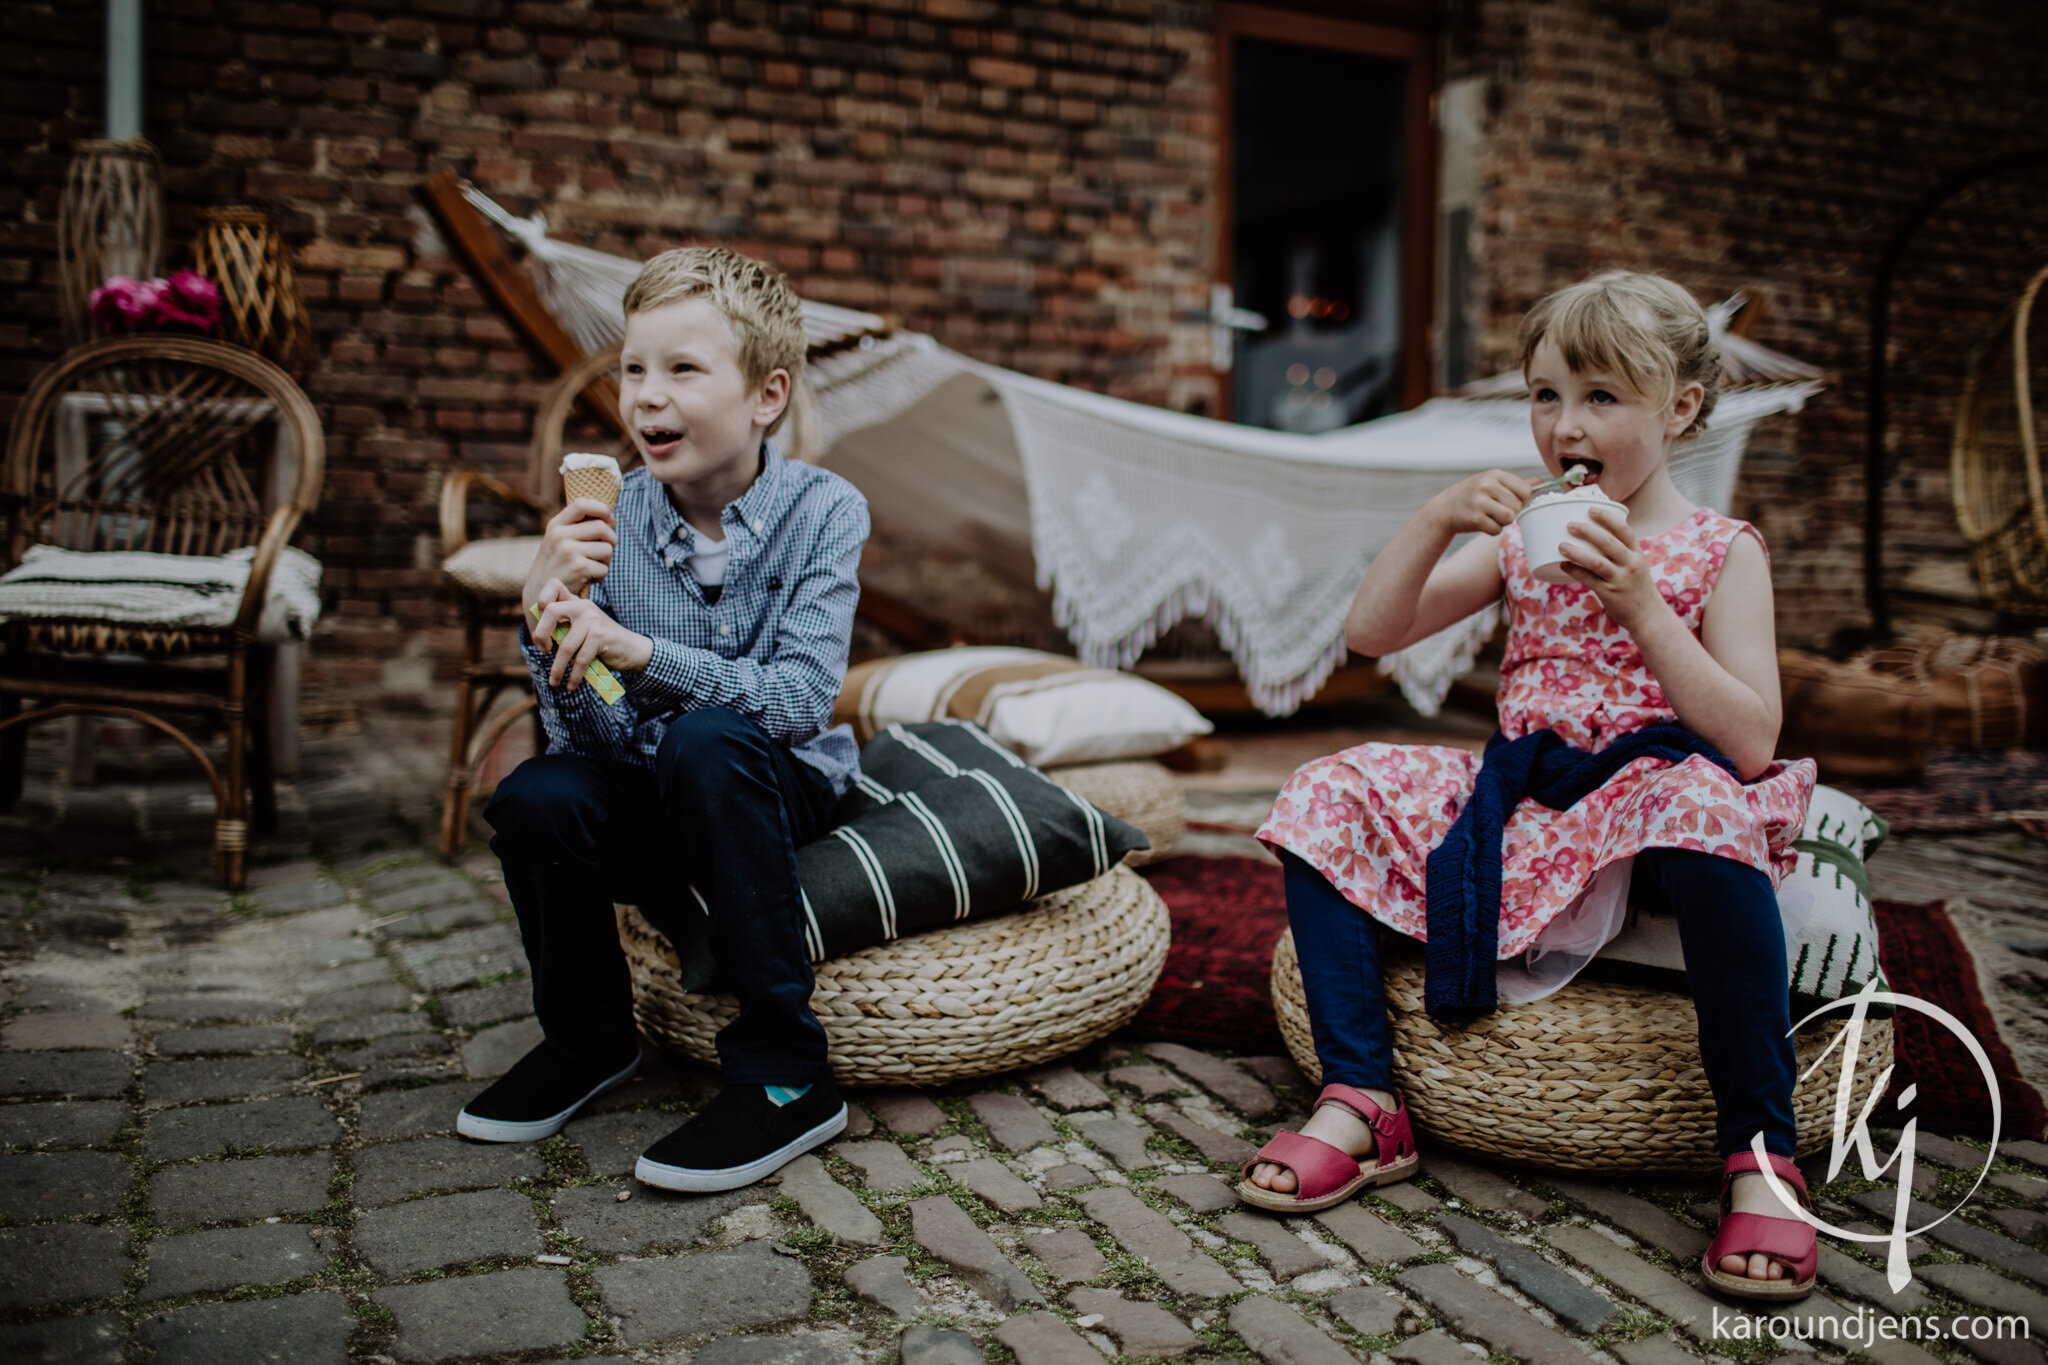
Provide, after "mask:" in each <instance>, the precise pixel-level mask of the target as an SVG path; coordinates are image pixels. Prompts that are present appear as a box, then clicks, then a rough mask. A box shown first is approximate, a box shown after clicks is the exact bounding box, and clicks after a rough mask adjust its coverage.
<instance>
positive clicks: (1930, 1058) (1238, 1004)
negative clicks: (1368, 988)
mask: <svg viewBox="0 0 2048 1365" xmlns="http://www.w3.org/2000/svg"><path fill="white" fill-rule="evenodd" d="M1143 871H1144V875H1145V877H1146V879H1147V880H1148V881H1150V882H1151V883H1152V886H1153V889H1154V890H1156V891H1158V892H1159V895H1160V898H1161V899H1162V900H1164V901H1165V902H1166V907H1167V910H1168V911H1169V912H1170V913H1171V914H1172V916H1173V943H1172V946H1170V947H1169V948H1168V949H1167V952H1166V968H1165V970H1164V971H1163V972H1162V973H1161V974H1160V977H1159V984H1158V985H1157V986H1155V987H1153V990H1152V998H1151V999H1150V1000H1149V1001H1147V1002H1146V1004H1145V1008H1144V1011H1143V1012H1142V1013H1140V1014H1139V1015H1138V1017H1137V1018H1136V1019H1135V1020H1133V1021H1132V1023H1131V1024H1130V1026H1129V1027H1128V1029H1127V1030H1126V1032H1127V1033H1128V1034H1129V1035H1130V1036H1133V1037H1140V1038H1163V1039H1170V1040H1172V1041H1174V1042H1181V1043H1188V1044H1190V1045H1193V1046H1207V1047H1227V1048H1233V1049H1236V1050H1238V1051H1241V1052H1276V1051H1280V1050H1281V1049H1282V1046H1283V1045H1282V1043H1281V1040H1280V1028H1279V1025H1278V1023H1277V1022H1276V1021H1275V1020H1274V1017H1273V1001H1272V995H1271V987H1270V979H1269V977H1270V973H1271V970H1272V965H1273V944H1274V943H1275V942H1276V941H1277V940H1278V939H1279V937H1280V934H1281V932H1282V931H1283V930H1285V929H1286V928H1287V905H1286V901H1285V899H1284V897H1283V896H1282V893H1281V883H1280V869H1279V868H1278V867H1275V866H1273V865H1272V864H1270V863H1263V862H1259V861H1256V860H1254V859H1251V858H1170V859H1168V860H1167V861H1166V862H1163V863H1160V864H1157V865H1156V866H1153V867H1148V868H1145V869H1143ZM1877 913H1878V930H1879V933H1880V935H1881V938H1882V942H1883V945H1884V946H1883V954H1884V965H1885V973H1886V975H1887V976H1888V977H1889V978H1890V980H1891V983H1892V989H1893V990H1895V991H1897V992H1899V993H1900V994H1903V995H1915V996H1918V997H1920V998H1921V999H1923V1000H1927V1001H1930V1002H1932V1003H1934V1004H1937V1005H1939V1006H1941V1007H1942V1008H1943V1009H1945V1010H1947V1011H1948V1012H1949V1013H1950V1014H1953V1015H1955V1016H1956V1017H1957V1018H1958V1019H1960V1020H1962V1021H1963V1022H1964V1024H1965V1026H1967V1027H1968V1028H1969V1029H1970V1030H1971V1031H1972V1032H1973V1033H1975V1034H1976V1036H1977V1038H1978V1040H1979V1042H1981V1043H1982V1044H1983V1046H1984V1050H1985V1052H1986V1054H1987V1055H1988V1056H1989V1057H1990V1059H1991V1064H1992V1068H1993V1070H1995V1071H1996V1072H1997V1073H1998V1077H1999V1087H2000V1091H2001V1094H2002V1098H2003V1104H2004V1131H2005V1134H2006V1135H2007V1136H2012V1137H2039V1136H2041V1135H2042V1130H2043V1128H2044V1126H2048V1110H2044V1105H2043V1101H2042V1096H2041V1094H2040V1092H2039V1091H2037V1090H2036V1089H2035V1088H2034V1087H2033V1086H2032V1085H2030V1084H2028V1083H2027V1082H2026V1081H2025V1080H2023V1079H2022V1077H2021V1075H2020V1070H2019V1066H2018V1064H2017V1063H2016V1062H2015V1061H2014V1060H2013V1056H2012V1052H2011V1050H2010V1049H2009V1048H2007V1047H2006V1045H2005V1042H2004V1041H2003V1040H2002V1039H2001V1038H2000V1037H1999V1034H1998V1029H1997V1027H1996V1025H1995V1023H1994V1022H1993V1020H1992V1015H1991V1011H1990V1008H1989V1007H1988V1006H1987V1005H1986V1004H1985V1001H1984V996H1983V993H1982V991H1981V990H1980V989H1979V987H1978V984H1977V967H1976V963H1975V961H1974V960H1973V959H1972V958H1971V956H1970V953H1969V950H1968V949H1967V948H1965V947H1964V946H1963V942H1962V939H1961V937H1960V936H1959V935H1958V934H1957V933H1956V929H1955V925H1954V924H1953V923H1951V922H1950V920H1949V917H1948V912H1947V910H1945V909H1944V908H1943V907H1942V905H1941V904H1940V902H1935V903H1933V904H1929V905H1911V904H1905V903H1901V902H1895V901H1880V902H1878V906H1877ZM1893 1036H1894V1039H1895V1048H1896V1055H1897V1062H1896V1068H1897V1069H1896V1070H1895V1071H1894V1072H1893V1078H1892V1093H1891V1095H1890V1097H1889V1099H1888V1102H1887V1103H1886V1104H1885V1105H1882V1106H1880V1112H1879V1113H1878V1114H1876V1115H1874V1116H1873V1117H1874V1118H1876V1119H1877V1121H1878V1122H1880V1123H1881V1124H1884V1125H1886V1126H1890V1125H1893V1124H1895V1123H1896V1122H1897V1121H1898V1120H1899V1119H1901V1118H1902V1117H1904V1115H1902V1114H1901V1113H1900V1111H1899V1110H1898V1109H1897V1108H1896V1107H1895V1106H1896V1099H1897V1096H1898V1094H1899V1093H1900V1092H1902V1091H1903V1090H1904V1088H1905V1087H1906V1086H1907V1085H1917V1086H1918V1087H1919V1091H1918V1094H1917V1096H1916V1098H1915V1101H1914V1103H1913V1105H1912V1108H1911V1111H1910V1112H1911V1113H1912V1114H1914V1115H1917V1116H1918V1117H1919V1119H1920V1126H1921V1127H1922V1128H1924V1129H1926V1130H1928V1131H1929V1132H1943V1133H1964V1134H1975V1135H1978V1136H1983V1135H1985V1134H1988V1133H1989V1132H1990V1131H1991V1104H1990V1099H1989V1097H1988V1096H1987V1095H1986V1094H1985V1090H1984V1082H1983V1077H1982V1074H1981V1073H1980V1072H1979V1071H1978V1069H1977V1064H1976V1062H1975V1061H1973V1060H1972V1059H1971V1057H1970V1055H1969V1052H1968V1051H1967V1049H1965V1048H1964V1047H1963V1045H1962V1044H1961V1043H1960V1042H1958V1041H1957V1040H1956V1038H1955V1037H1954V1035H1952V1034H1950V1033H1949V1032H1948V1031H1947V1030H1946V1029H1944V1028H1943V1027H1942V1026H1941V1025H1940V1024H1939V1023H1937V1022H1935V1021H1934V1020H1932V1019H1930V1018H1928V1017H1927V1016H1926V1015H1924V1014H1919V1013H1916V1012H1914V1011H1910V1010H1905V1011H1901V1012H1900V1013H1899V1015H1898V1016H1897V1017H1896V1018H1895V1020H1894V1022H1893Z"/></svg>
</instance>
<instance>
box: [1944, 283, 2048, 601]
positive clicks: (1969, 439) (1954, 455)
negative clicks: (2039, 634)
mask: <svg viewBox="0 0 2048 1365" xmlns="http://www.w3.org/2000/svg"><path fill="white" fill-rule="evenodd" d="M2044 283H2048V267H2044V268H2043V269H2042V270H2041V271H2040V272H2039V273H2037V274H2036V275H2035V276H2034V278H2033V279H2031V280H2029V281H2028V282H2027V287H2026V289H2025V290H2024V291H2023V292H2022V293H2021V295H2020V297H2019V299H2018V301H2017V302H2015V303H2014V304H2013V306H2012V308H2011V309H2009V310H2008V311H2007V312H2006V315H2005V317H2004V318H2003V319H2002V320H2001V322H2000V324H1999V329H1998V331H1997V332H1995V333H1993V335H1992V338H1991V340H1990V341H1989V342H1988V343H1987V344H1986V345H1985V347H1984V350H1983V352H1982V353H1981V354H1980V355H1979V356H1978V357H1977V360H1976V362H1975V363H1974V364H1973V365H1971V367H1970V376H1969V379H1968V381H1967V382H1966V383H1965V385H1964V387H1963V399H1962V403H1961V405H1960V407H1959V409H1958V411H1957V414H1956V433H1955V442H1954V445H1953V446H1952V448H1951V454H1950V470H1951V475H1952V478H1951V483H1952V487H1953V492H1954V495H1955V503H1956V521H1957V522H1958V523H1959V524H1960V525H1961V527H1962V531H1963V534H1964V535H1965V536H1967V537H1968V538H1969V541H1970V557H1971V562H1972V564H1973V565H1974V567H1975V569H1976V571H1977V580H1978V582H1979V584H1980V585H1981V586H1982V587H1983V589H1984V595H1985V596H1986V597H1988V598H1990V599H1991V600H1992V601H1993V602H1994V603H1996V604H1997V605H1998V606H2000V607H2003V608H2005V609H2006V610H2007V611H2010V612H2014V613H2017V614H2021V615H2029V616H2048V495H2044V493H2043V478H2042V472H2041V453H2042V452H2041V443H2042V429H2041V426H2042V421H2043V418H2044V416H2048V414H2044V413H2043V411H2042V406H2043V405H2044V404H2048V309H2044V308H2042V307H2040V306H2039V301H2040V294H2041V287H2042V285H2043V284H2044Z"/></svg>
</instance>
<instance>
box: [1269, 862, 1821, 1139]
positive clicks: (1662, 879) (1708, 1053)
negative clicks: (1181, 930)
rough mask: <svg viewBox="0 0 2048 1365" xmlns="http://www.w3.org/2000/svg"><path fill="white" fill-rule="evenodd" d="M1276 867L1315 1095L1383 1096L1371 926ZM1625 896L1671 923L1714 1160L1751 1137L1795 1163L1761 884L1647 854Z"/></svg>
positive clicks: (1390, 1078) (1776, 941)
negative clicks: (1688, 998) (1688, 992)
mask: <svg viewBox="0 0 2048 1365" xmlns="http://www.w3.org/2000/svg"><path fill="white" fill-rule="evenodd" d="M1280 864H1281V870H1282V872H1283V874H1284V879H1285V880H1284V884H1285V887H1286V893H1287V922H1288V924H1289V925H1290V926H1291V927H1292V928H1293V930H1294V950H1295V953H1296V955H1297V956H1298V957H1299V958H1300V959H1301V985H1302V994H1303V996H1304V997H1305V998H1306V1000H1307V1001H1308V1018H1309V1030H1310V1032H1311V1033H1312V1034H1313V1036H1314V1038H1315V1044H1316V1059H1317V1060H1318V1061H1320V1062H1321V1063H1322V1064H1323V1084H1325V1085H1333V1084H1340V1085H1349V1086H1355V1087H1357V1088H1359V1089H1362V1090H1392V1089H1393V1088H1394V1035H1393V1029H1392V1027H1391V1026H1390V1025H1389V1024H1388V1022H1387V995H1386V990H1385V988H1384V987H1383V986H1382V985H1381V983H1380V946H1379V936H1378V930H1379V926H1378V924H1377V923H1376V922H1375V921H1374V920H1373V918H1372V917H1371V916H1370V915H1368V914H1366V913H1365V912H1364V911H1363V910H1360V909H1359V908H1358V907H1357V906H1355V905H1353V904H1352V903H1351V902H1350V901H1348V900H1346V899H1345V898H1344V895H1343V893H1342V892H1340V891H1338V890H1337V888H1336V887H1334V886H1332V885H1330V883H1329V881H1328V880H1327V879H1325V878H1324V876H1323V874H1322V873H1320V872H1318V871H1316V870H1315V869H1314V868H1313V867H1310V866H1309V865H1308V864H1307V863H1305V862H1303V861H1302V860H1301V859H1300V858H1297V857H1296V856H1295V855H1293V854H1292V853H1288V852H1285V851H1283V852H1282V853H1281V854H1280ZM1631 891H1632V893H1633V894H1632V895H1631V899H1632V900H1634V899H1638V898H1640V899H1641V900H1642V901H1644V902H1645V903H1646V904H1647V905H1648V907H1649V908H1651V909H1653V910H1655V911H1659V912H1669V913H1671V914H1675V915H1676V916H1677V917H1678V937H1679V942H1680V944H1681V945H1682V946H1683V948H1684V950H1685V975H1686V981H1687V983H1688V984H1689V985H1690V986H1691V987H1692V999H1693V1008H1694V1010H1695V1011H1696V1012H1697V1013H1698V1015H1699V1021H1700V1033H1699V1038H1700V1064H1701V1069H1702V1070H1704V1071H1705V1072H1706V1073H1707V1085H1708V1087H1709V1088H1710V1089H1712V1091H1713V1092H1714V1107H1715V1110H1716V1116H1715V1130H1716V1136H1717V1138H1718V1140H1719V1143H1720V1148H1721V1155H1722V1156H1724V1157H1727V1156H1733V1155H1734V1154H1735V1153H1737V1152H1746V1151H1748V1150H1749V1139H1750V1136H1751V1135H1752V1134H1754V1133H1757V1132H1761V1133H1762V1134H1763V1135H1764V1148H1765V1150H1767V1151H1771V1152H1776V1153H1777V1154H1778V1155H1780V1156H1784V1157H1791V1156H1794V1155H1796V1154H1797V1152H1798V1146H1797V1144H1796V1132H1795V1129H1794V1125H1793V1117H1792V1090H1793V1086H1794V1084H1795V1083H1796V1082H1797V1080H1798V1074H1797V1071H1796V1069H1795V1061H1794V1054H1793V1050H1792V1039H1791V1036H1790V1034H1791V1028H1792V998H1791V987H1790V984H1789V983H1788V981H1787V980H1786V973H1785V925H1784V920H1783V919H1782V918H1781V917H1780V915H1779V913H1778V898H1777V895H1776V894H1775V893H1774V892H1773V891H1772V890H1771V879H1770V878H1769V877H1766V876H1765V875H1764V874H1763V873H1761V872H1759V871H1757V870H1756V869H1755V868H1753V867H1750V866H1749V865H1747V864H1746V863H1739V862H1736V861H1735V860H1734V859H1732V858H1717V857H1715V856H1714V855H1713V854H1711V853H1697V852H1693V851H1691V850H1689V849H1678V848H1646V849H1644V850H1643V851H1642V852H1640V853H1638V854H1637V855H1636V861H1635V870H1634V886H1633V887H1632V888H1631Z"/></svg>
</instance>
